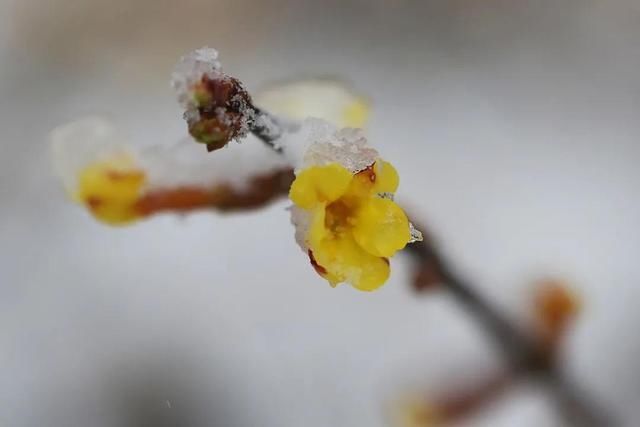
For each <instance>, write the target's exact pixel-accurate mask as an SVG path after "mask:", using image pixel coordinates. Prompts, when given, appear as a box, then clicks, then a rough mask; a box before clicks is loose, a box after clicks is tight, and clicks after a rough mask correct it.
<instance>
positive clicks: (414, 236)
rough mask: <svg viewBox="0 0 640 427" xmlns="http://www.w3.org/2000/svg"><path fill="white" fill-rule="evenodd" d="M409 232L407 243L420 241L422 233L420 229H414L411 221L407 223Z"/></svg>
mask: <svg viewBox="0 0 640 427" xmlns="http://www.w3.org/2000/svg"><path fill="white" fill-rule="evenodd" d="M409 232H410V233H411V238H410V239H409V243H415V242H422V240H423V236H422V233H421V232H420V230H418V229H416V228H415V227H414V225H413V224H412V223H409Z"/></svg>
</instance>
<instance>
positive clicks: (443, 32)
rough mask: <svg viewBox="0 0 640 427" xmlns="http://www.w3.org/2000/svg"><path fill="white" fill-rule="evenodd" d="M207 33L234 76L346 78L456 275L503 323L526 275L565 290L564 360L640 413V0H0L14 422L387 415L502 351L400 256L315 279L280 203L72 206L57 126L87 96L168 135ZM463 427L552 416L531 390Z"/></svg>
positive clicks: (1, 263) (513, 310) (1, 347)
mask: <svg viewBox="0 0 640 427" xmlns="http://www.w3.org/2000/svg"><path fill="white" fill-rule="evenodd" d="M204 45H208V46H212V47H215V48H217V49H218V50H219V51H220V52H221V59H222V61H223V64H224V66H225V69H226V70H227V71H228V72H229V73H230V74H232V75H235V76H237V77H239V78H240V79H242V80H243V81H244V82H245V83H246V85H247V86H248V88H249V89H250V90H255V89H257V88H259V87H261V86H262V85H264V84H267V83H269V82H272V81H277V80H281V79H283V78H289V77H295V76H300V75H315V74H331V75H336V76H340V77H342V78H345V79H347V80H348V81H351V82H353V84H354V86H355V87H356V88H357V89H358V90H359V91H361V92H362V93H364V94H366V95H367V96H369V97H370V98H371V100H372V105H373V116H372V120H371V124H370V126H369V129H368V133H369V135H370V138H371V140H372V141H373V143H374V144H375V145H376V146H377V147H378V148H379V149H380V151H381V152H382V153H384V155H385V158H388V159H389V160H391V161H392V162H393V163H394V164H395V165H396V166H397V167H398V169H399V170H400V172H401V177H402V180H403V181H402V185H401V187H400V192H399V197H400V199H401V200H403V201H405V202H406V203H407V204H408V206H410V207H411V211H413V212H415V213H414V215H419V216H420V217H419V219H420V222H423V223H427V224H428V226H429V228H430V230H431V231H432V233H433V234H434V235H435V236H436V238H437V240H438V241H439V243H440V244H441V246H442V249H443V251H444V252H445V253H446V254H447V256H449V257H450V258H451V259H452V260H453V261H454V263H455V264H456V266H457V267H458V269H459V270H460V272H461V274H463V275H464V276H466V277H469V278H472V279H473V281H474V282H475V283H476V284H477V286H478V287H479V288H480V290H481V291H482V292H483V293H485V294H486V295H488V296H489V297H490V298H491V299H492V300H493V301H494V302H495V303H496V304H497V305H498V306H500V307H501V308H502V309H504V310H505V311H506V312H507V313H509V314H510V315H511V316H513V318H514V319H515V320H516V321H518V322H525V321H526V312H527V309H528V307H529V306H530V300H531V284H532V282H533V281H535V280H537V279H539V278H544V277H548V276H553V277H559V278H561V279H564V280H567V281H569V282H570V283H572V285H573V287H574V289H576V290H577V292H578V294H579V295H580V296H581V299H582V301H583V311H582V314H581V317H580V319H579V320H578V322H577V323H576V324H575V327H574V328H573V329H572V331H571V334H570V336H569V337H568V341H567V342H566V343H565V346H566V347H565V353H564V359H565V362H566V367H567V369H568V370H569V372H570V373H571V374H572V375H573V376H574V377H575V378H576V379H577V380H578V381H579V382H580V383H581V384H582V385H583V386H584V387H585V388H587V389H588V390H589V391H590V393H592V394H593V396H595V397H596V398H597V399H598V400H599V401H601V402H602V403H603V404H605V405H607V406H609V407H610V408H611V410H612V411H614V412H615V413H616V414H617V415H618V418H619V420H620V422H621V423H623V424H624V425H630V426H632V425H638V424H639V423H640V421H638V420H640V410H639V407H640V406H639V404H640V362H638V361H639V360H640V336H638V333H637V327H638V325H639V321H640V314H639V312H638V310H637V301H638V299H639V298H640V288H639V286H638V283H639V280H640V263H639V262H638V259H637V256H638V253H639V252H640V224H639V223H638V221H639V220H640V200H639V198H638V195H639V191H638V190H639V187H640V169H639V168H638V164H639V161H640V144H639V143H638V138H639V137H640V120H639V118H640V117H639V112H640V110H639V107H640V80H639V78H638V75H639V74H638V70H639V67H640V3H638V2H637V1H634V0H608V1H606V2H605V1H597V0H553V1H551V0H549V1H508V0H482V1H478V0H450V1H430V0H429V1H426V0H415V1H411V0H324V1H315V2H312V1H310V0H264V1H249V0H183V1H175V0H173V1H172V0H154V1H151V0H111V1H108V2H105V1H94V0H46V1H45V0H2V1H0V64H1V66H0V100H1V101H0V129H1V134H0V135H1V139H0V144H1V148H2V150H1V154H0V183H1V185H0V196H1V198H0V292H1V295H2V298H1V299H0V304H1V306H2V307H1V309H0V368H1V369H2V381H1V382H0V424H1V425H2V426H3V427H27V426H28V427H31V426H34V427H35V426H39V427H40V426H50V427H63V426H64V427H76V426H77V427H94V426H95V427H102V426H105V427H107V426H117V427H119V426H123V427H129V426H131V427H133V426H136V427H138V426H158V427H164V426H197V427H199V426H230V427H233V426H265V427H268V426H273V427H276V426H278V427H280V426H309V427H316V426H318V427H320V426H367V427H373V426H385V425H389V423H390V416H389V413H390V412H393V410H394V409H393V402H395V401H396V400H397V399H398V398H399V397H400V396H402V395H403V394H404V393H406V392H407V391H409V390H418V392H420V393H424V395H425V396H428V395H429V394H430V393H437V392H438V390H440V389H441V388H442V387H443V386H446V385H447V384H449V383H451V382H460V381H468V380H470V379H471V380H473V378H475V377H482V376H483V375H485V374H486V373H490V372H493V371H496V370H498V369H500V360H499V358H498V355H497V353H496V350H495V349H494V348H493V347H492V346H491V344H490V342H489V341H488V340H487V339H486V337H485V335H484V334H483V332H482V330H481V328H479V327H478V325H477V324H476V323H475V322H474V321H473V320H472V319H471V318H470V317H469V316H468V315H467V313H465V312H463V311H462V310H461V308H460V307H459V306H458V305H457V304H456V302H455V301H454V300H452V298H451V297H450V296H449V295H448V294H447V293H444V292H442V293H439V292H433V293H428V294H424V295H419V296H418V295H416V294H415V293H414V292H413V291H412V289H411V287H410V285H409V282H410V273H409V271H408V267H409V264H408V262H407V261H406V260H405V259H404V258H403V257H402V256H399V257H396V259H394V260H393V267H394V269H393V276H392V279H391V280H390V282H389V283H388V284H387V285H386V286H385V287H384V288H382V289H381V290H380V291H378V292H376V293H373V294H363V293H359V292H357V291H355V290H353V289H352V288H350V287H348V286H343V287H339V288H337V289H331V288H330V287H328V286H327V285H326V283H325V282H324V281H323V280H322V279H321V278H319V277H317V276H316V275H315V273H314V272H313V271H312V270H311V269H310V268H309V267H308V265H307V261H306V259H305V255H304V254H303V253H301V252H300V251H299V249H298V248H297V246H296V245H295V242H294V240H293V237H292V234H293V233H292V229H291V227H290V225H289V217H288V213H287V212H285V208H286V206H287V202H286V201H281V202H279V203H276V204H275V205H272V206H271V207H269V208H268V209H266V210H261V211H257V212H254V213H247V214H238V215H233V216H223V215H218V214H210V213H200V214H195V215H191V216H189V217H184V218H178V217H173V216H158V217H154V218H152V219H150V220H148V221H145V222H143V223H141V224H139V225H136V226H134V227H129V228H120V229H113V228H109V227H106V226H104V225H102V224H99V223H97V222H96V221H94V220H93V219H92V218H91V217H90V216H89V214H88V213H87V212H85V211H84V210H83V209H80V208H78V207H77V206H73V205H71V204H70V203H69V202H68V201H67V200H66V198H65V197H64V194H63V192H62V190H61V189H60V186H59V183H58V182H57V181H56V180H55V179H54V178H53V174H52V171H51V166H50V160H49V147H48V144H47V134H48V132H49V131H50V130H51V129H52V128H53V127H55V126H56V125H58V124H60V123H63V122H66V121H69V120H72V119H74V118H77V117H80V116H83V115H86V114H91V113H99V114H107V115H109V116H110V117H112V118H113V119H114V120H115V121H116V122H117V123H118V124H119V126H120V127H121V128H122V129H123V130H124V131H125V132H126V133H127V134H129V135H130V136H131V137H132V138H133V139H134V140H136V141H140V142H142V143H144V142H145V141H147V142H148V141H164V142H173V141H176V140H178V139H179V138H181V137H183V136H184V135H185V134H186V130H185V125H184V123H183V121H182V119H181V117H180V115H181V112H180V107H179V106H178V105H177V103H176V102H175V100H174V95H173V93H172V92H171V90H170V87H169V84H168V80H169V75H170V72H171V69H172V67H173V64H174V63H175V62H176V60H177V59H178V58H179V57H180V56H181V55H182V54H184V53H186V52H188V51H190V50H192V49H194V48H197V47H200V46H204ZM288 236H291V238H289V237H288ZM464 425H473V426H476V425H478V426H515V425H517V426H554V425H562V421H561V420H560V419H559V418H558V417H557V415H556V413H555V412H554V410H553V402H550V401H549V398H548V397H547V395H546V394H545V392H544V390H542V389H540V388H539V387H536V386H535V385H526V384H523V385H520V386H518V387H516V388H515V389H513V390H512V391H511V392H510V393H509V394H508V395H505V396H503V397H502V398H501V399H499V400H496V401H495V402H493V403H492V404H491V405H488V406H487V407H486V408H483V409H482V410H481V411H480V412H479V413H478V414H476V415H475V416H474V417H473V418H472V419H469V420H466V421H465V424H464Z"/></svg>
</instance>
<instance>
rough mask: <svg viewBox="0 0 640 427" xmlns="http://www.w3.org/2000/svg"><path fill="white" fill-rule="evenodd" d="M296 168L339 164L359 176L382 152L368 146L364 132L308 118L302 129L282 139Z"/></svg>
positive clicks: (286, 153)
mask: <svg viewBox="0 0 640 427" xmlns="http://www.w3.org/2000/svg"><path fill="white" fill-rule="evenodd" d="M278 143H279V145H280V146H281V147H282V148H283V149H284V153H285V155H286V156H287V157H288V158H289V159H290V161H291V163H292V164H293V165H294V166H295V167H296V169H306V168H308V167H311V166H323V165H326V164H329V163H339V164H341V165H342V166H344V167H345V168H347V169H348V170H349V171H351V172H353V173H356V172H360V171H362V170H364V169H366V168H368V167H369V166H371V165H372V164H373V163H374V162H375V161H376V159H377V158H378V151H376V150H375V149H374V148H372V147H371V146H369V145H368V143H367V139H366V137H365V136H364V132H363V131H362V130H361V129H354V128H344V129H341V130H337V129H336V128H335V127H334V126H333V125H331V124H330V123H328V122H326V121H324V120H320V119H314V118H310V119H306V120H305V121H304V122H302V123H301V125H300V127H299V128H298V129H297V130H296V131H294V132H289V133H286V134H284V135H283V137H282V138H280V140H278Z"/></svg>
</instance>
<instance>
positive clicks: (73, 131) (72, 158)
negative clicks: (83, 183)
mask: <svg viewBox="0 0 640 427" xmlns="http://www.w3.org/2000/svg"><path fill="white" fill-rule="evenodd" d="M49 138H50V140H51V150H52V153H51V154H52V161H53V167H54V172H55V174H56V175H57V176H58V177H59V178H60V180H61V181H62V184H63V186H64V188H65V190H66V191H67V192H69V193H73V192H74V191H75V190H76V182H77V181H76V180H77V176H78V173H79V172H80V171H81V170H82V169H84V168H85V167H86V166H88V165H90V164H91V163H94V162H97V161H100V160H105V159H107V158H113V157H115V156H120V155H126V156H128V157H133V154H132V153H131V150H129V149H128V148H127V147H126V140H125V139H124V138H123V137H122V136H121V135H119V133H118V132H117V130H116V128H115V127H114V126H113V124H112V123H111V122H110V121H109V120H107V119H105V118H103V117H99V116H90V117H85V118H82V119H79V120H76V121H73V122H70V123H66V124H64V125H61V126H58V127H57V128H55V129H54V130H52V131H51V133H50V135H49Z"/></svg>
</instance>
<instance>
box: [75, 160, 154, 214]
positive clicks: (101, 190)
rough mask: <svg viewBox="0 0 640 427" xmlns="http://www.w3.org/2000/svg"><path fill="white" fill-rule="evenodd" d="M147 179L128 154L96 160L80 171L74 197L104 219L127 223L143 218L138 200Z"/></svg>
mask: <svg viewBox="0 0 640 427" xmlns="http://www.w3.org/2000/svg"><path fill="white" fill-rule="evenodd" d="M145 181H146V177H145V173H144V172H143V171H142V170H140V169H138V168H136V166H135V163H134V162H133V160H132V159H131V158H130V157H128V156H121V157H117V158H113V159H109V160H106V161H100V162H95V163H93V164H90V165H88V166H87V167H85V168H84V169H83V170H81V171H80V173H79V175H78V181H77V182H78V189H77V191H76V193H75V194H74V198H75V199H76V200H77V201H78V202H80V203H82V204H84V205H85V206H86V207H87V209H89V211H90V212H91V213H92V214H93V216H95V217H96V218H97V219H99V220H100V221H102V222H105V223H107V224H112V225H117V224H127V223H130V222H132V221H135V220H136V219H138V218H139V217H140V214H139V213H138V212H137V209H136V202H137V201H138V199H139V197H140V194H141V192H142V188H143V186H144V184H145Z"/></svg>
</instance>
